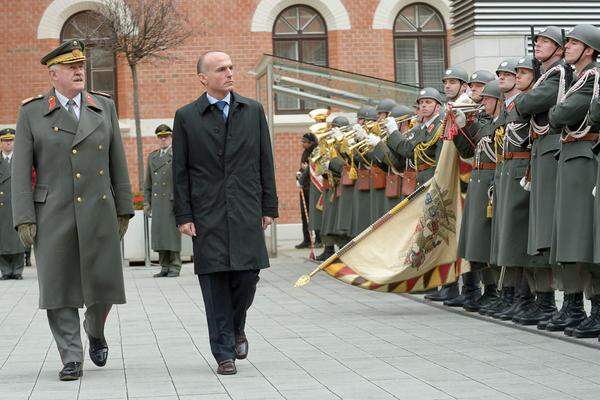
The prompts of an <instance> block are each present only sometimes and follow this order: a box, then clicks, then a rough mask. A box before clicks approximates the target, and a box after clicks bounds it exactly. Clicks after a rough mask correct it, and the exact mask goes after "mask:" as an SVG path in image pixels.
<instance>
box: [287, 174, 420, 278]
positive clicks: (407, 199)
mask: <svg viewBox="0 0 600 400" xmlns="http://www.w3.org/2000/svg"><path fill="white" fill-rule="evenodd" d="M429 182H431V181H428V182H426V183H425V184H423V185H421V186H419V187H418V188H417V189H416V190H415V191H414V192H412V193H411V194H409V195H408V196H406V197H405V198H404V199H403V200H402V201H401V202H400V203H398V204H396V205H395V206H394V208H392V209H391V210H390V211H388V212H387V213H385V214H384V215H383V216H382V217H381V218H379V219H378V220H377V221H375V222H374V223H372V224H371V225H369V227H368V228H367V229H365V230H364V231H362V232H361V233H360V234H359V235H358V236H356V237H355V238H354V239H352V240H351V241H350V242H348V243H347V244H346V245H345V246H344V247H342V248H341V249H340V250H339V251H338V252H337V253H335V254H333V255H331V256H330V257H329V258H328V259H327V260H325V261H324V262H323V263H322V264H321V265H319V266H318V267H317V268H315V269H314V270H312V271H311V272H310V273H309V274H308V275H302V276H301V277H300V278H298V280H297V281H296V283H295V284H294V287H301V286H304V285H306V284H308V283H309V282H310V278H311V277H313V276H315V275H316V274H317V273H319V272H320V271H322V270H324V269H325V268H327V267H329V266H330V265H331V264H333V262H334V261H335V260H337V259H338V258H340V257H341V256H343V255H344V254H346V253H347V252H348V251H349V250H350V249H351V248H353V247H354V246H355V245H356V244H357V243H358V242H360V241H361V240H362V239H363V238H364V237H365V236H367V235H368V234H370V233H371V232H373V231H374V230H376V229H377V228H379V227H380V226H381V225H383V223H384V222H385V221H387V220H388V219H390V218H391V217H392V216H393V215H394V214H396V213H397V212H398V211H400V210H401V209H403V208H404V207H406V206H407V205H408V204H409V203H410V202H411V201H412V200H413V199H414V198H415V197H417V196H418V195H419V194H421V192H423V191H424V190H425V189H426V188H428V187H429Z"/></svg>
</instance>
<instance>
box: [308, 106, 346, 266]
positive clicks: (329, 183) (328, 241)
mask: <svg viewBox="0 0 600 400" xmlns="http://www.w3.org/2000/svg"><path fill="white" fill-rule="evenodd" d="M348 125H350V121H348V118H346V117H344V116H342V115H339V116H337V117H335V118H334V119H333V120H332V121H331V126H332V129H340V128H343V127H346V126H348ZM330 163H331V161H328V162H326V165H325V166H324V167H325V168H326V170H325V171H321V172H322V175H323V178H324V182H323V186H324V190H323V218H322V219H321V227H320V232H321V242H322V243H323V247H324V248H323V252H322V253H321V254H320V255H318V256H317V257H316V259H317V260H318V261H324V260H326V259H327V258H329V256H331V255H332V254H333V253H335V244H338V243H339V238H338V237H337V233H336V231H335V218H336V215H337V207H338V204H337V197H336V195H335V188H336V183H337V182H338V181H339V178H340V174H339V172H340V171H339V170H335V171H333V169H335V168H333V167H332V168H329V164H330ZM342 163H343V161H342ZM333 164H334V166H335V161H334V162H333ZM342 165H343V164H342Z"/></svg>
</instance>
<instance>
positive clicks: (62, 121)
mask: <svg viewBox="0 0 600 400" xmlns="http://www.w3.org/2000/svg"><path fill="white" fill-rule="evenodd" d="M44 102H45V103H46V107H45V108H44V109H45V110H46V113H45V114H44V116H45V117H47V118H50V124H49V125H50V127H51V129H52V132H53V133H58V132H67V133H70V134H71V135H75V134H76V133H77V121H75V120H74V119H73V117H71V116H70V115H69V114H68V112H67V110H65V109H64V108H63V107H62V105H61V104H60V101H58V98H57V97H56V93H55V92H54V89H52V90H51V91H50V93H48V94H47V95H46V98H45V99H44Z"/></svg>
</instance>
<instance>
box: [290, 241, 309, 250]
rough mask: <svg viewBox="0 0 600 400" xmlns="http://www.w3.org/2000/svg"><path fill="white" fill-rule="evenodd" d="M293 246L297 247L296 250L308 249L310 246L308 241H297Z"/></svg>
mask: <svg viewBox="0 0 600 400" xmlns="http://www.w3.org/2000/svg"><path fill="white" fill-rule="evenodd" d="M294 247H295V248H297V249H298V250H300V249H308V248H309V247H310V242H302V243H298V244H297V245H295V246H294Z"/></svg>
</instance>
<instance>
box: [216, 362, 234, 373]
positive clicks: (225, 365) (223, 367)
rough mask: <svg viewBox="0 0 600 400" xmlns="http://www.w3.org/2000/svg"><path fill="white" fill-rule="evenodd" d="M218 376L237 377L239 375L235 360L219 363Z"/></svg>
mask: <svg viewBox="0 0 600 400" xmlns="http://www.w3.org/2000/svg"><path fill="white" fill-rule="evenodd" d="M217 374H219V375H235V374H237V369H236V368H235V361H234V360H224V361H221V362H219V367H218V368H217Z"/></svg>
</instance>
